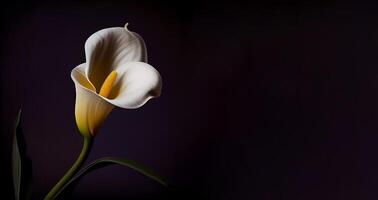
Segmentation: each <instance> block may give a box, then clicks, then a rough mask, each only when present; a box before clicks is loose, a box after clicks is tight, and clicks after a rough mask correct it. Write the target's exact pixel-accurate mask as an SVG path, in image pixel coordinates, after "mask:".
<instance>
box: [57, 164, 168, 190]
mask: <svg viewBox="0 0 378 200" xmlns="http://www.w3.org/2000/svg"><path fill="white" fill-rule="evenodd" d="M114 164H116V165H121V166H125V167H129V168H131V169H133V170H135V171H137V172H139V173H140V174H142V175H145V176H146V177H148V178H150V179H152V180H154V181H156V182H158V183H160V184H161V185H163V186H166V187H168V184H167V183H166V182H165V181H163V179H162V178H161V177H160V176H158V175H156V174H155V173H154V172H153V171H152V170H151V169H149V168H147V167H145V166H143V165H141V164H139V163H137V162H135V161H132V160H129V159H126V158H115V157H104V158H100V159H98V160H95V161H93V162H92V163H90V164H89V165H87V166H86V167H84V168H83V169H82V170H80V171H79V172H78V173H77V174H76V175H75V176H74V177H73V178H72V179H71V180H70V181H69V182H68V183H67V184H66V185H65V186H64V187H63V188H62V189H61V190H60V191H59V192H58V193H57V194H58V195H59V194H62V193H63V191H64V190H71V191H72V190H73V188H74V187H75V186H76V184H77V183H78V182H79V181H80V180H81V178H82V177H83V176H85V175H86V174H88V173H89V172H92V171H94V170H97V169H100V168H103V167H106V166H109V165H114Z"/></svg>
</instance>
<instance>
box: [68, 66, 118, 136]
mask: <svg viewBox="0 0 378 200" xmlns="http://www.w3.org/2000/svg"><path fill="white" fill-rule="evenodd" d="M83 65H85V64H83ZM83 65H81V66H78V67H76V68H75V69H73V70H72V72H71V77H72V79H73V81H74V82H75V89H76V102H75V118H76V124H77V126H78V128H79V130H80V133H81V134H83V135H84V136H94V135H95V134H96V133H97V131H98V128H99V127H100V126H101V124H102V123H103V122H104V120H105V119H106V117H107V116H108V114H109V113H110V111H111V110H112V109H113V108H114V106H113V105H112V104H110V103H109V102H107V101H105V100H104V99H103V98H102V97H101V96H99V95H98V94H96V93H95V92H94V91H93V90H91V89H90V88H87V87H86V86H88V85H85V84H86V82H85V81H84V79H83V77H82V76H81V73H80V71H81V70H80V69H81V67H82V66H83Z"/></svg>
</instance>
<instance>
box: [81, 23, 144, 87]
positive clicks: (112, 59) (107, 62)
mask: <svg viewBox="0 0 378 200" xmlns="http://www.w3.org/2000/svg"><path fill="white" fill-rule="evenodd" d="M85 56H86V62H87V63H88V67H87V69H86V75H87V77H88V78H89V80H90V81H91V82H92V84H93V85H94V86H95V87H96V89H97V92H99V89H100V88H101V85H102V83H103V82H104V80H105V78H106V77H107V75H108V74H109V73H110V72H112V71H113V70H117V68H118V67H119V66H121V65H122V64H124V63H127V62H132V61H142V62H147V50H146V46H145V44H144V41H143V39H142V37H140V36H139V35H138V34H137V33H134V32H131V31H129V30H127V27H122V28H121V27H115V28H107V29H103V30H100V31H98V32H96V33H94V34H93V35H91V36H90V37H89V38H88V39H87V41H86V42H85Z"/></svg>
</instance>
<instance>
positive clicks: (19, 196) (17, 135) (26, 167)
mask: <svg viewBox="0 0 378 200" xmlns="http://www.w3.org/2000/svg"><path fill="white" fill-rule="evenodd" d="M21 113H22V112H21V109H20V110H19V112H18V114H17V118H16V124H15V129H14V135H13V144H12V174H13V186H14V195H15V199H16V200H23V199H30V198H31V193H32V190H31V189H32V163H31V160H30V159H29V158H28V157H27V155H26V142H25V138H24V134H23V131H22V126H21V121H22V120H21V115H22V114H21Z"/></svg>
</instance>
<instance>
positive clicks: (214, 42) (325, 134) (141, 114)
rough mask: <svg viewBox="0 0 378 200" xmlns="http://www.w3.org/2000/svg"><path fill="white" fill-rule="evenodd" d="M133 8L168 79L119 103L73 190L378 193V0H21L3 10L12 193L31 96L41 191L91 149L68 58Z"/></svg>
mask: <svg viewBox="0 0 378 200" xmlns="http://www.w3.org/2000/svg"><path fill="white" fill-rule="evenodd" d="M126 22H129V29H130V30H132V31H134V32H137V33H139V34H140V35H141V36H142V37H143V38H144V39H145V41H146V44H147V49H148V58H149V63H150V64H151V65H152V66H155V67H156V68H157V69H158V71H159V72H160V73H161V75H162V77H163V92H162V96H161V97H160V98H158V99H153V100H151V101H150V102H149V103H147V104H146V105H145V106H144V107H142V108H140V109H137V110H123V109H115V110H114V111H113V112H112V113H111V115H110V117H109V118H108V119H107V121H106V122H105V124H104V125H103V127H102V129H101V132H100V134H99V135H98V137H96V141H95V144H94V148H93V152H92V154H91V155H90V157H89V160H93V159H96V158H98V157H101V156H109V155H111V156H125V157H128V158H130V159H134V160H137V161H140V162H142V163H144V164H146V165H148V166H150V167H152V168H154V169H155V170H156V171H157V172H158V173H159V174H161V175H162V176H164V177H166V178H167V180H168V181H169V183H171V184H172V185H174V186H175V187H176V189H177V191H178V194H176V195H177V196H175V194H172V193H171V192H169V191H167V190H166V189H165V188H163V187H161V186H160V185H158V184H156V183H155V182H153V181H151V180H149V179H147V178H145V177H143V176H141V175H139V174H137V173H136V172H134V171H132V170H129V169H127V168H123V167H117V166H112V167H107V168H104V169H102V170H99V171H96V172H94V173H91V174H89V175H88V176H86V177H85V178H84V179H83V180H82V182H81V183H80V184H79V186H78V187H77V189H76V190H75V192H74V197H75V198H77V199H169V198H172V199H217V200H218V199H219V200H223V199H227V200H239V199H240V200H242V199H243V200H244V199H264V200H270V199H290V200H293V199H306V200H307V199H309V200H318V199H332V200H334V199H343V200H344V199H364V200H365V199H366V200H368V199H372V200H373V199H374V200H375V199H378V156H377V152H378V123H377V122H378V106H377V105H378V56H377V55H378V6H377V5H374V4H346V3H340V2H337V1H324V2H322V3H316V4H314V3H309V2H302V3H298V2H286V3H282V2H281V3H279V2H269V3H237V2H235V1H230V2H218V3H214V2H212V3H210V2H209V3H204V2H201V1H190V2H177V3H171V2H169V3H168V2H166V3H162V2H160V3H158V2H136V1H135V2H134V1H132V2H114V1H113V2H106V3H105V2H99V1H96V2H92V1H88V2H84V1H82V2H65V3H63V2H61V3H43V2H29V1H27V2H22V3H16V2H13V3H12V4H10V5H6V6H5V5H3V6H2V8H1V28H0V29H1V39H0V42H1V61H0V64H1V74H0V78H1V79H0V80H1V83H0V89H1V127H0V128H1V138H0V142H1V143H0V148H1V160H0V162H1V164H0V169H1V172H0V173H1V174H0V177H1V179H0V181H1V184H2V185H3V186H2V187H1V195H2V196H3V197H7V198H6V199H12V198H13V196H12V195H13V189H12V181H11V180H12V178H11V162H10V160H11V157H10V155H11V141H12V140H11V139H12V127H13V123H14V118H15V116H16V113H17V111H18V109H19V108H20V107H22V108H23V113H24V116H23V117H24V122H23V126H24V131H25V137H26V141H27V144H28V151H29V155H30V157H31V158H32V159H33V175H34V194H33V197H34V199H41V198H42V197H43V195H45V194H46V193H47V192H48V190H49V189H50V188H51V187H52V185H53V184H54V183H55V182H56V181H57V180H58V179H59V178H60V177H61V176H62V175H63V173H64V172H65V171H66V170H67V169H68V167H69V166H71V164H72V162H73V161H74V160H75V158H76V156H77V154H78V152H79V151H80V148H81V136H80V134H79V133H78V131H77V128H76V125H75V120H74V103H75V102H74V100H75V89H74V84H73V82H72V80H71V78H70V71H71V70H72V69H73V68H74V67H75V66H77V65H78V64H80V63H83V62H85V57H84V43H85V40H86V39H87V38H88V37H89V36H90V35H91V34H92V33H94V32H96V31H98V30H100V29H103V28H107V27H113V26H123V25H124V24H125V23H126Z"/></svg>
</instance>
